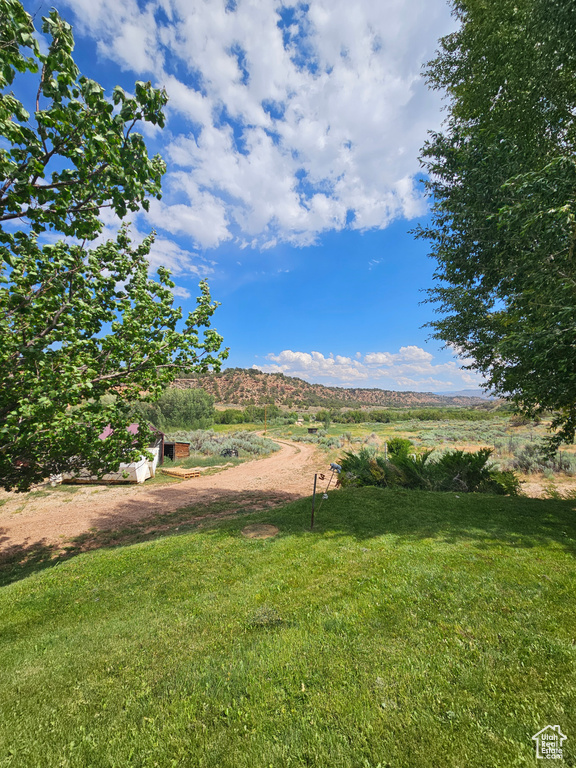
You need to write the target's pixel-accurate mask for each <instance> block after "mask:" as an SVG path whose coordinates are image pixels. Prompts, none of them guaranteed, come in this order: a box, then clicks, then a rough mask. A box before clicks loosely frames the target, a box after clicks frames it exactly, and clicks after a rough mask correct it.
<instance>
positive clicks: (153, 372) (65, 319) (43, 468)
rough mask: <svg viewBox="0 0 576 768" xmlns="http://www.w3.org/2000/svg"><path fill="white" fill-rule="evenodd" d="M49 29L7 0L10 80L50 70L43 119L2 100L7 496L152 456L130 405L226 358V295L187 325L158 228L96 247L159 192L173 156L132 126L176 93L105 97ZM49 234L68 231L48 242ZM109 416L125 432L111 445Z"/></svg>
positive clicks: (57, 23)
mask: <svg viewBox="0 0 576 768" xmlns="http://www.w3.org/2000/svg"><path fill="white" fill-rule="evenodd" d="M43 31H44V33H45V34H46V35H47V36H48V37H49V38H50V44H49V48H48V52H47V53H46V54H41V53H40V51H39V49H38V46H37V44H36V41H35V39H34V37H33V36H32V33H33V25H32V21H31V19H30V17H29V16H28V15H27V14H26V13H25V12H24V10H23V9H22V6H21V5H20V3H18V2H16V0H0V73H2V74H1V76H2V78H3V81H2V84H3V85H7V84H9V83H11V82H12V80H13V78H14V76H15V73H16V72H28V73H29V74H31V75H33V74H34V73H37V72H38V73H39V74H38V75H37V76H36V78H35V79H36V81H37V82H36V84H35V86H33V87H34V90H37V91H38V103H37V105H36V111H35V113H34V116H33V118H32V120H31V121H29V120H30V116H29V115H28V113H27V112H26V110H25V109H24V106H23V105H22V104H21V103H20V102H19V101H18V100H17V99H16V97H15V96H14V95H13V94H11V93H7V92H6V90H4V91H3V92H2V93H0V135H1V136H2V137H3V139H4V141H5V142H6V143H7V144H8V148H3V149H1V150H0V256H1V259H2V262H1V263H0V334H1V338H2V344H1V345H0V480H1V482H2V485H3V486H4V488H6V489H9V490H10V489H14V488H15V489H17V490H26V489H27V488H29V486H30V484H31V483H34V482H38V481H40V480H42V479H44V478H46V477H47V476H48V475H50V474H57V473H60V472H62V471H66V470H75V469H77V468H79V467H86V468H88V469H89V470H90V472H91V473H93V474H103V473H105V472H107V471H115V470H116V469H117V468H118V466H119V464H120V462H122V461H130V460H132V459H134V458H136V457H138V456H140V455H142V453H143V451H145V449H146V446H147V444H148V441H149V439H150V434H151V433H150V432H149V430H148V428H147V426H146V425H145V424H143V425H141V428H140V429H139V431H138V434H137V435H136V436H135V435H134V434H133V433H132V432H130V431H128V429H127V427H128V426H129V424H130V421H131V408H132V404H133V403H134V401H138V400H153V399H155V398H157V397H158V396H159V395H160V394H161V392H162V391H163V390H164V389H165V387H166V386H167V385H168V384H169V383H170V382H171V381H172V380H173V379H174V377H175V376H176V375H181V374H182V373H186V372H188V373H193V372H202V371H206V370H209V369H210V368H212V367H214V368H215V369H219V367H220V365H221V362H222V360H223V359H224V358H225V357H226V355H227V352H226V351H223V352H221V351H220V348H221V345H222V338H221V337H220V335H219V334H218V333H216V331H214V330H213V329H211V328H210V327H209V326H210V320H211V317H212V315H213V313H214V311H215V309H216V306H217V304H215V303H212V302H211V298H210V292H209V290H208V286H207V284H206V283H204V282H202V283H201V284H200V288H201V296H200V297H199V298H198V301H197V308H196V309H195V311H194V312H192V313H191V314H190V315H189V317H188V318H187V319H186V320H185V321H184V322H182V310H181V309H180V308H179V307H175V306H174V304H173V302H174V297H173V294H172V292H171V288H173V287H174V284H173V282H172V281H171V280H170V274H169V272H168V270H166V269H164V268H161V269H159V270H158V273H157V275H156V276H154V277H150V276H149V274H148V267H149V265H148V260H147V256H148V254H149V252H150V247H151V245H152V243H153V241H154V236H153V235H151V236H149V237H148V238H146V239H145V240H144V242H143V243H141V244H140V245H136V246H134V245H133V244H132V243H131V241H130V237H129V234H128V229H127V227H126V226H125V227H123V228H121V229H120V231H119V233H118V235H117V237H116V239H115V240H109V241H107V242H104V243H101V244H99V245H97V246H95V247H93V248H90V247H88V244H89V243H90V242H91V241H94V240H95V238H96V237H97V236H98V234H99V233H100V231H101V229H102V223H101V221H100V219H99V212H100V209H101V208H103V207H108V208H111V209H112V210H113V211H114V212H115V213H116V214H117V215H118V216H120V217H122V216H124V215H125V214H126V213H127V212H128V211H137V210H138V209H139V208H140V207H141V206H143V207H145V206H146V205H147V199H146V198H147V197H148V196H149V195H154V196H157V197H159V196H160V182H161V178H162V175H163V173H164V171H165V165H164V162H163V161H162V159H161V158H160V157H158V156H157V157H153V158H149V157H148V153H147V150H146V146H145V144H144V141H143V139H142V137H141V136H140V135H139V134H138V133H136V132H135V131H134V129H135V127H136V126H137V124H138V122H140V121H146V122H151V123H153V124H157V125H160V126H162V125H163V124H164V115H163V112H162V110H163V107H164V106H165V104H166V94H165V92H164V91H162V90H156V89H154V88H152V86H151V84H150V83H141V82H138V83H136V86H135V96H133V97H129V96H127V95H126V94H125V93H124V92H123V91H122V90H121V89H120V88H116V89H114V92H113V94H112V99H111V100H108V99H107V98H106V95H105V93H104V90H103V89H102V87H101V86H100V85H99V84H98V83H96V82H95V81H93V80H90V79H88V78H86V77H83V76H80V74H79V71H78V68H77V66H76V64H75V63H74V61H73V59H72V50H73V48H74V40H73V36H72V30H71V28H70V26H69V25H68V24H67V23H66V22H64V21H63V20H62V19H61V18H60V17H59V16H58V14H57V12H56V11H51V13H50V15H49V16H48V17H46V18H45V19H44V20H43ZM26 49H28V50H29V51H30V52H31V54H32V56H31V57H28V58H26V56H25V55H24V52H23V51H26ZM114 105H116V106H119V107H120V110H119V113H118V112H117V113H115V112H114ZM16 222H17V223H18V227H19V228H18V229H16V230H15V229H14V223H16ZM6 223H10V224H9V226H8V227H6ZM47 231H50V232H54V233H57V234H58V235H64V236H66V237H67V239H66V240H64V239H59V240H56V241H55V242H51V243H46V242H44V240H45V238H44V233H45V232H47ZM108 425H112V427H113V434H112V435H110V436H109V437H108V438H106V439H105V440H101V439H99V435H100V434H101V433H102V432H103V430H104V429H105V428H106V427H107V426H108Z"/></svg>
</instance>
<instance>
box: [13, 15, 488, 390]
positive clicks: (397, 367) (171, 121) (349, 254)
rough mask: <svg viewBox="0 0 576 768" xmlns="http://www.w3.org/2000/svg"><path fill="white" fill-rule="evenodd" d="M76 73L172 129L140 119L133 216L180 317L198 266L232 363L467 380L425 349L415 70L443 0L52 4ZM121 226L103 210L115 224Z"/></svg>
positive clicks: (314, 376) (373, 378)
mask: <svg viewBox="0 0 576 768" xmlns="http://www.w3.org/2000/svg"><path fill="white" fill-rule="evenodd" d="M53 4H54V5H55V6H56V7H57V9H58V10H59V11H60V13H61V14H62V15H63V16H64V17H65V18H66V19H67V20H68V21H70V23H71V24H72V25H73V27H74V32H75V38H76V60H77V62H78V64H79V66H80V69H81V71H82V73H83V74H85V75H86V76H88V77H93V78H94V79H96V80H98V81H99V82H101V83H102V84H103V85H104V86H105V87H106V88H109V89H110V90H111V89H112V87H113V86H114V85H116V84H120V85H122V86H123V87H124V88H125V89H126V90H128V91H130V90H131V89H132V88H133V84H134V81H135V80H137V79H141V80H151V81H152V82H153V84H154V85H156V86H163V87H165V88H166V90H167V92H168V95H169V104H168V109H167V117H168V120H167V126H166V128H165V129H164V130H163V131H159V130H156V129H150V128H146V129H145V130H143V133H144V135H145V138H146V141H147V144H148V146H149V149H150V151H151V152H160V153H161V154H162V155H163V157H164V158H165V160H166V162H167V165H168V171H167V174H166V176H165V179H164V184H163V198H162V200H161V201H153V202H152V204H151V207H150V212H149V213H148V214H146V213H144V212H142V213H140V214H138V215H137V216H133V217H132V225H133V230H134V233H135V235H136V237H138V236H142V235H144V234H145V233H147V232H149V231H150V230H151V229H153V228H154V229H156V230H157V241H156V244H155V248H154V252H153V254H152V263H153V265H154V264H156V265H157V264H160V263H162V264H165V265H166V266H168V267H169V268H170V269H171V270H172V272H173V278H174V280H175V282H176V284H177V287H176V289H175V294H176V298H177V301H178V302H180V303H181V304H182V306H183V308H184V309H185V310H190V309H192V308H193V305H194V297H195V296H196V294H197V283H198V279H199V278H200V277H207V278H208V280H209V283H210V286H211V291H212V295H213V298H215V299H216V300H218V301H220V302H221V304H222V306H221V307H220V308H219V309H218V311H217V313H216V315H215V317H214V326H215V327H216V328H217V329H218V331H219V332H220V333H222V334H223V336H224V339H225V343H226V345H227V346H229V347H230V357H229V359H228V361H227V364H228V365H230V366H241V367H252V366H256V367H258V368H260V369H262V370H265V371H283V372H284V373H286V374H287V375H294V376H300V377H302V378H304V379H307V380H309V381H314V382H319V383H322V384H329V385H338V386H357V387H382V388H386V389H404V390H405V389H410V390H417V391H455V390H460V389H463V388H474V387H475V386H477V384H478V381H479V378H478V377H477V376H476V375H475V374H473V373H471V372H469V371H465V370H462V369H461V367H460V364H459V362H458V361H457V359H456V358H455V357H454V356H453V355H452V353H451V351H450V350H442V349H441V346H440V344H438V343H436V342H432V341H428V340H427V337H428V334H429V331H428V329H426V328H423V327H422V326H423V325H424V324H425V323H427V322H428V321H429V320H430V319H431V318H432V316H433V312H432V308H431V307H430V306H429V305H424V306H422V305H420V302H421V301H422V300H423V298H424V294H423V293H422V290H423V289H425V288H427V287H429V286H430V285H431V281H432V273H433V270H434V263H433V262H432V260H431V259H429V258H428V257H427V247H426V244H425V243H423V242H417V241H415V240H414V238H413V237H412V235H411V234H410V230H411V229H412V228H413V227H414V226H415V225H416V223H417V222H418V221H422V220H424V219H425V217H426V216H427V203H426V201H425V200H424V199H423V196H422V188H421V185H420V184H419V183H418V179H419V177H420V176H419V174H420V169H419V164H418V153H419V148H420V147H421V146H422V144H423V142H424V140H425V138H426V133H427V131H428V130H434V129H437V128H438V127H439V126H440V124H441V120H442V111H441V106H442V103H441V101H440V98H439V96H438V94H434V93H431V92H430V91H429V90H428V89H427V88H426V86H425V84H424V82H423V80H422V77H421V67H422V64H423V63H424V62H426V61H427V60H429V59H430V58H431V57H432V56H433V54H434V50H435V48H436V44H437V39H438V37H439V36H441V35H443V34H446V33H448V32H449V31H451V30H452V29H453V27H454V20H453V19H452V18H451V16H450V10H449V7H448V4H447V2H445V0H410V2H407V1H406V0H355V2H354V4H350V2H349V0H346V1H345V0H309V2H307V3H301V2H293V1H292V0H283V1H282V2H280V1H277V0H150V1H149V2H144V1H141V2H137V0H55V2H54V0H53V2H51V3H49V4H42V3H40V2H37V1H36V2H28V0H27V1H26V2H25V7H26V9H27V10H28V11H29V12H30V13H32V14H33V15H36V26H37V27H38V26H39V25H40V16H42V15H45V14H46V13H48V11H49V9H50V7H51V6H52V5H53ZM116 226H117V222H116V221H114V220H113V219H107V220H106V232H107V234H110V235H112V234H113V232H114V229H115V227H116Z"/></svg>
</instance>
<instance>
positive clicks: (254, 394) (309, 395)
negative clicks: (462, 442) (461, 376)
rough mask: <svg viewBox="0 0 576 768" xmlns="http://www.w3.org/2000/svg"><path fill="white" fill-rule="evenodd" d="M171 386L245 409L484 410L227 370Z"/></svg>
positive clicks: (453, 401) (448, 399)
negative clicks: (195, 390) (200, 392)
mask: <svg viewBox="0 0 576 768" xmlns="http://www.w3.org/2000/svg"><path fill="white" fill-rule="evenodd" d="M174 386H175V387H178V388H180V389H184V388H187V387H193V388H199V389H204V390H205V391H206V392H209V393H210V394H212V395H214V398H215V401H216V404H217V405H220V406H242V407H243V406H246V405H263V404H264V403H274V404H275V405H278V406H283V407H286V408H292V407H294V408H297V407H320V408H342V407H345V408H368V407H370V408H380V407H384V408H386V407H395V408H414V407H421V406H444V407H445V406H459V407H468V408H472V407H474V406H484V407H486V405H487V403H486V398H485V397H483V396H482V395H478V394H475V395H474V396H467V395H463V394H461V393H454V392H452V393H450V395H441V394H435V393H433V392H395V391H393V390H388V389H359V388H354V389H348V388H345V387H325V386H324V385H322V384H309V383H308V382H307V381H303V380H302V379H297V378H293V377H291V376H285V375H284V374H283V373H263V372H262V371H258V370H255V369H246V368H227V369H226V370H225V371H222V373H207V374H203V375H200V376H191V377H189V378H182V379H177V380H176V381H175V382H174Z"/></svg>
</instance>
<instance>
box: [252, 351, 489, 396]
mask: <svg viewBox="0 0 576 768" xmlns="http://www.w3.org/2000/svg"><path fill="white" fill-rule="evenodd" d="M266 359H267V360H269V361H270V362H269V363H266V364H264V365H254V366H252V367H253V368H256V369H258V370H262V371H265V372H267V373H284V374H286V375H287V376H296V377H298V378H301V379H305V380H306V381H310V382H319V383H322V384H329V385H334V386H355V387H380V388H382V389H408V390H415V391H431V390H432V391H433V390H451V389H452V390H456V389H462V388H463V387H467V388H473V387H479V386H480V385H481V384H482V378H481V377H480V376H479V375H478V374H476V373H473V372H470V371H465V370H462V368H461V367H460V365H459V364H458V362H457V361H456V360H449V361H448V362H444V363H442V362H434V356H433V355H432V354H430V352H426V350H424V349H422V348H421V347H417V346H407V347H401V348H400V349H399V350H398V352H372V353H370V354H367V355H364V356H362V355H361V354H360V353H356V355H355V357H354V358H350V357H345V356H342V355H334V354H333V353H330V354H329V355H327V356H325V355H324V354H322V353H321V352H295V351H292V350H290V349H285V350H283V351H282V352H280V353H279V354H269V355H267V356H266Z"/></svg>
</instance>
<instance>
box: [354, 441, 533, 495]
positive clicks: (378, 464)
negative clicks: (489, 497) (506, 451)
mask: <svg viewBox="0 0 576 768" xmlns="http://www.w3.org/2000/svg"><path fill="white" fill-rule="evenodd" d="M491 454H492V450H491V449H490V448H481V449H480V450H479V451H475V452H473V453H466V452H465V451H447V452H446V453H443V454H441V455H440V456H437V457H434V458H431V456H432V451H425V452H424V453H422V454H420V455H417V456H409V455H408V453H407V451H406V452H401V453H397V454H396V455H392V456H390V458H388V459H385V458H384V457H383V456H380V455H378V454H376V452H375V451H374V450H371V449H370V448H362V449H361V450H360V451H359V452H358V453H357V454H354V453H345V454H344V458H343V459H340V462H339V463H340V464H341V466H342V475H341V482H342V484H343V485H347V484H348V485H358V486H364V485H375V486H379V487H381V488H388V487H401V488H407V489H410V490H427V491H456V492H459V493H474V492H475V493H495V494H500V495H505V494H508V495H517V494H518V492H519V490H520V484H519V481H518V479H517V477H516V475H515V474H514V473H513V472H512V471H510V470H508V471H504V472H503V471H500V470H498V469H497V468H496V467H494V466H493V465H490V464H489V463H488V461H489V458H490V456H491Z"/></svg>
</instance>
